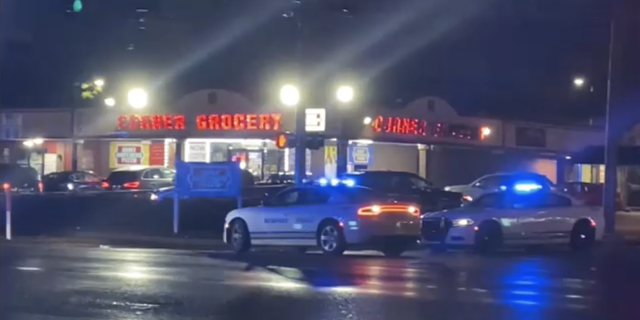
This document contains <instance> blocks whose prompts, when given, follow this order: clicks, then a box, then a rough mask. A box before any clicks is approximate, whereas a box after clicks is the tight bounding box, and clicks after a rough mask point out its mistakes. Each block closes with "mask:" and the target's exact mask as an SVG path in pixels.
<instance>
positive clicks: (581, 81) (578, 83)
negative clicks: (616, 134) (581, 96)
mask: <svg viewBox="0 0 640 320" xmlns="http://www.w3.org/2000/svg"><path fill="white" fill-rule="evenodd" d="M586 82H587V81H586V80H585V79H584V78H583V77H575V78H574V79H573V85H574V86H576V88H582V87H583V86H584V84H585V83H586Z"/></svg>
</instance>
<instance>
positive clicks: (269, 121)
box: [117, 113, 282, 131]
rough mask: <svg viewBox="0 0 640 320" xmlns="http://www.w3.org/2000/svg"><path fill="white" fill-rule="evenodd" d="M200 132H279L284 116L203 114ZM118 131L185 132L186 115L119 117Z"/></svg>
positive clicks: (200, 117)
mask: <svg viewBox="0 0 640 320" xmlns="http://www.w3.org/2000/svg"><path fill="white" fill-rule="evenodd" d="M195 120H196V127H197V128H198V130H215V131H229V130H236V131H240V130H264V131H279V130H280V127H281V122H282V115H281V114H279V113H270V114H255V113H250V114H210V115H205V114H201V115H198V116H197V117H196V119H195ZM117 128H118V130H130V131H150V130H185V117H184V115H176V114H156V115H128V116H124V115H122V116H119V117H118V124H117Z"/></svg>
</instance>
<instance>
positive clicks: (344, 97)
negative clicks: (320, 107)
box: [336, 86, 355, 103]
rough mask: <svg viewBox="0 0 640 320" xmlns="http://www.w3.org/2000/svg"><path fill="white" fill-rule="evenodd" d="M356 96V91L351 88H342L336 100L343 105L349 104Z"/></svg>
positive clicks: (337, 91)
mask: <svg viewBox="0 0 640 320" xmlns="http://www.w3.org/2000/svg"><path fill="white" fill-rule="evenodd" d="M354 96H355V91H354V90H353V87H351V86H340V87H339V88H338V90H336V98H337V99H338V101H340V102H342V103H349V102H351V101H353V97H354Z"/></svg>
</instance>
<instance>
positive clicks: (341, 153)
mask: <svg viewBox="0 0 640 320" xmlns="http://www.w3.org/2000/svg"><path fill="white" fill-rule="evenodd" d="M335 94H336V100H337V102H338V104H339V106H340V107H341V108H344V107H347V106H350V105H351V104H352V103H353V100H354V99H355V90H354V89H353V87H352V86H349V85H341V86H339V87H338V88H337V89H336V93H335ZM344 113H345V114H342V115H341V117H340V118H341V122H340V124H341V126H340V136H338V139H337V146H336V147H337V153H338V155H337V156H338V159H336V160H337V161H336V165H337V168H336V169H337V170H336V177H337V178H340V177H341V176H343V175H344V174H345V173H347V165H348V155H347V153H348V152H349V135H348V134H347V133H346V132H345V131H347V128H348V126H349V121H350V120H351V118H352V117H351V116H350V114H351V113H350V110H345V111H344Z"/></svg>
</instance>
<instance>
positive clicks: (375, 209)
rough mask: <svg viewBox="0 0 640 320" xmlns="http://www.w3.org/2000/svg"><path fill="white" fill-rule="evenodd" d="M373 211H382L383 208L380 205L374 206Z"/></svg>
mask: <svg viewBox="0 0 640 320" xmlns="http://www.w3.org/2000/svg"><path fill="white" fill-rule="evenodd" d="M371 211H373V212H375V213H380V211H382V208H380V206H372V207H371Z"/></svg>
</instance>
